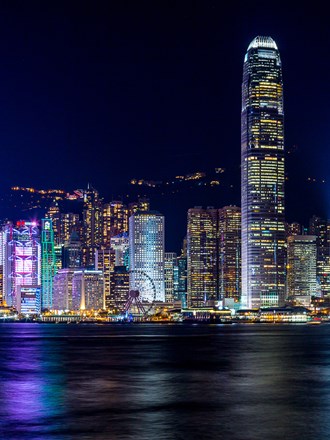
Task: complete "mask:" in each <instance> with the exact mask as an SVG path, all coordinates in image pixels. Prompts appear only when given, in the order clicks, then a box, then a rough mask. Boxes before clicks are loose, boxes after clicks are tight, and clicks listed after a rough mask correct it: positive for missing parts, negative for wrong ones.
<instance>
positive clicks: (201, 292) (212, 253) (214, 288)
mask: <svg viewBox="0 0 330 440" xmlns="http://www.w3.org/2000/svg"><path fill="white" fill-rule="evenodd" d="M218 275H219V273H218V210H217V209H214V208H211V207H208V208H206V209H203V208H202V207H196V208H192V209H189V210H188V224H187V305H188V307H203V306H206V305H214V304H215V302H216V301H217V300H218V299H219V282H218V281H219V280H218Z"/></svg>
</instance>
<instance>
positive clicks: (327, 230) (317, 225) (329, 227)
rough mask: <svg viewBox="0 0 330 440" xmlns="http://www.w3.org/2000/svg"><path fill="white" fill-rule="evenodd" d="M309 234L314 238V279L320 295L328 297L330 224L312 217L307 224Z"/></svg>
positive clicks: (329, 289) (329, 287) (329, 280)
mask: <svg viewBox="0 0 330 440" xmlns="http://www.w3.org/2000/svg"><path fill="white" fill-rule="evenodd" d="M309 233H310V234H311V235H315V236H316V279H317V290H318V292H317V293H319V294H320V295H322V296H328V295H330V222H329V220H326V219H325V218H321V217H317V216H315V215H314V216H313V217H312V218H311V219H310V222H309Z"/></svg>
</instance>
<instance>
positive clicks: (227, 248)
mask: <svg viewBox="0 0 330 440" xmlns="http://www.w3.org/2000/svg"><path fill="white" fill-rule="evenodd" d="M241 271H242V269H241V209H240V208H239V207H238V206H225V207H224V208H222V209H219V284H220V286H219V287H220V294H221V297H222V298H234V300H235V301H239V300H240V294H241Z"/></svg>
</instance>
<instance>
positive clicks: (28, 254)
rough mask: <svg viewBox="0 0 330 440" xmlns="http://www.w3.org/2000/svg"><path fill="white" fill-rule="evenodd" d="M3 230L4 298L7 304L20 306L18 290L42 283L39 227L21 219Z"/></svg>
mask: <svg viewBox="0 0 330 440" xmlns="http://www.w3.org/2000/svg"><path fill="white" fill-rule="evenodd" d="M4 232H5V237H4V243H5V270H4V277H5V286H4V287H5V289H4V294H5V295H4V299H5V301H6V303H7V305H9V306H14V307H18V308H19V307H20V305H19V301H20V297H19V289H20V288H21V287H36V288H37V287H40V284H41V270H40V266H41V264H40V260H41V248H40V237H39V230H38V227H37V223H36V222H25V221H23V220H21V221H18V222H17V223H16V226H15V227H14V226H13V225H12V224H7V225H6V227H5V230H4ZM39 292H40V290H39Z"/></svg>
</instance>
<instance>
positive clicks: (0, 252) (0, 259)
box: [0, 230, 6, 306]
mask: <svg viewBox="0 0 330 440" xmlns="http://www.w3.org/2000/svg"><path fill="white" fill-rule="evenodd" d="M5 238H6V235H5V232H4V231H1V230H0V306H2V305H3V299H4V295H3V294H4V288H5V283H4V268H5Z"/></svg>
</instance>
